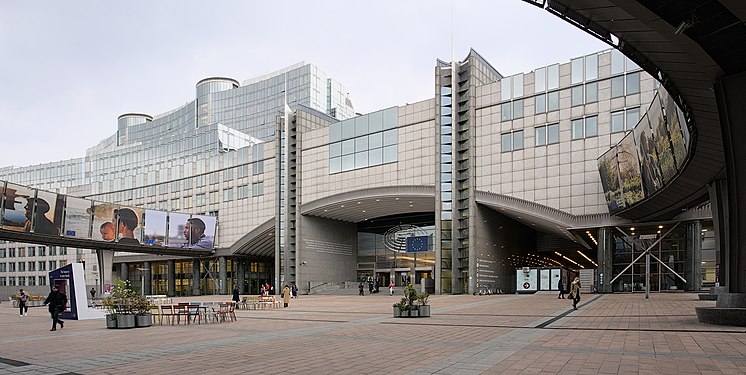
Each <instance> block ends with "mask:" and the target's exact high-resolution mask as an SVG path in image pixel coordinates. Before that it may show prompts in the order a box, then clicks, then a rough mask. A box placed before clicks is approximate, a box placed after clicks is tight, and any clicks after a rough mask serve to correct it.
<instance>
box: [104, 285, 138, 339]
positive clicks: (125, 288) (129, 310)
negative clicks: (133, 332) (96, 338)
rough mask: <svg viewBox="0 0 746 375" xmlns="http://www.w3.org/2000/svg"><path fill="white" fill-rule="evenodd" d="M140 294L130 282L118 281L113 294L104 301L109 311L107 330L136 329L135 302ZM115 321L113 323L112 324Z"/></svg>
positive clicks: (112, 291)
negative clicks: (133, 288)
mask: <svg viewBox="0 0 746 375" xmlns="http://www.w3.org/2000/svg"><path fill="white" fill-rule="evenodd" d="M137 295H138V293H136V292H135V291H134V290H132V289H131V288H130V283H129V281H125V280H117V281H116V282H115V283H114V286H113V288H112V290H111V294H110V295H109V296H108V297H106V298H104V300H103V301H102V303H103V305H104V307H105V308H106V310H107V313H108V314H107V319H106V327H107V328H135V305H134V304H135V301H136V297H137ZM112 320H113V322H112Z"/></svg>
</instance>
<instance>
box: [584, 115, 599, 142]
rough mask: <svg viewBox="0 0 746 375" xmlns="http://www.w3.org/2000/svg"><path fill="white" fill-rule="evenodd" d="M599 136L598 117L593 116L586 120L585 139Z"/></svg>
mask: <svg viewBox="0 0 746 375" xmlns="http://www.w3.org/2000/svg"><path fill="white" fill-rule="evenodd" d="M597 135H598V117H596V116H591V117H586V118H585V137H586V138H588V137H595V136H597Z"/></svg>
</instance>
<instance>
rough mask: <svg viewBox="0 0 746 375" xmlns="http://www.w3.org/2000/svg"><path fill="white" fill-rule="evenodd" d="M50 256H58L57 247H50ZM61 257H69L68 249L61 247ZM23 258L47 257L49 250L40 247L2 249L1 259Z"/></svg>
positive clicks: (0, 251)
mask: <svg viewBox="0 0 746 375" xmlns="http://www.w3.org/2000/svg"><path fill="white" fill-rule="evenodd" d="M49 255H50V256H55V255H58V249H57V247H55V246H50V247H49ZM59 255H67V248H66V247H60V248H59ZM16 256H17V257H19V258H23V257H27V256H29V257H35V256H40V257H43V256H47V248H46V247H45V246H39V247H38V248H36V247H33V246H31V247H29V248H28V249H27V248H25V247H19V248H17V249H16V248H15V247H10V248H7V249H0V258H6V257H7V258H15V257H16Z"/></svg>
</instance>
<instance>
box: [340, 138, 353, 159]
mask: <svg viewBox="0 0 746 375" xmlns="http://www.w3.org/2000/svg"><path fill="white" fill-rule="evenodd" d="M354 152H355V140H354V139H348V140H346V141H342V155H349V154H352V153H354Z"/></svg>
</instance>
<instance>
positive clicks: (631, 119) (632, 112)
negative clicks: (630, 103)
mask: <svg viewBox="0 0 746 375" xmlns="http://www.w3.org/2000/svg"><path fill="white" fill-rule="evenodd" d="M639 121H640V108H629V109H627V111H626V121H625V128H626V129H627V130H632V129H634V128H635V125H637V123H638V122H639Z"/></svg>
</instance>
